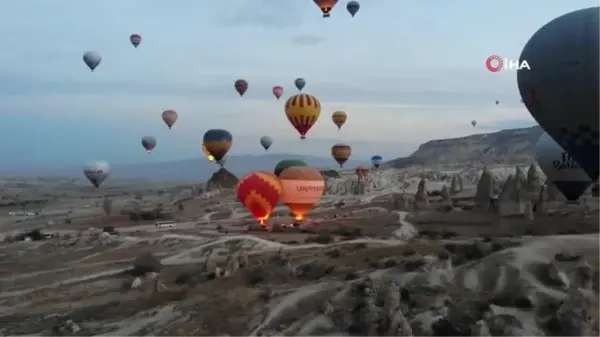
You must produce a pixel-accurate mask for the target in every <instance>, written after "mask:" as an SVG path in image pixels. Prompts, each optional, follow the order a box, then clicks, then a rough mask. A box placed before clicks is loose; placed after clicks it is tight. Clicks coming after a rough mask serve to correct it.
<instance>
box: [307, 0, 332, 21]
mask: <svg viewBox="0 0 600 337" xmlns="http://www.w3.org/2000/svg"><path fill="white" fill-rule="evenodd" d="M313 1H314V2H315V4H316V5H317V6H319V9H320V10H321V12H323V17H324V18H328V17H330V16H331V11H332V10H333V7H335V4H337V2H338V0H313Z"/></svg>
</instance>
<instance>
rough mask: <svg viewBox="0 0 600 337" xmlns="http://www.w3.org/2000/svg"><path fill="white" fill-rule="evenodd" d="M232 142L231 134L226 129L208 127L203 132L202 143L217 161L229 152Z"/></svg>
mask: <svg viewBox="0 0 600 337" xmlns="http://www.w3.org/2000/svg"><path fill="white" fill-rule="evenodd" d="M232 143H233V136H231V133H229V131H227V130H223V129H210V130H208V131H206V133H204V139H203V144H204V146H206V149H207V150H208V152H209V153H210V154H211V155H212V156H213V157H214V158H215V160H216V161H217V162H219V161H220V160H221V159H223V158H224V157H225V155H226V154H227V152H229V149H230V148H231V144H232Z"/></svg>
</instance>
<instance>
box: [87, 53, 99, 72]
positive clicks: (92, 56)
mask: <svg viewBox="0 0 600 337" xmlns="http://www.w3.org/2000/svg"><path fill="white" fill-rule="evenodd" d="M83 62H84V63H85V64H86V65H87V66H88V68H90V70H91V71H94V69H96V67H98V65H99V64H100V62H102V56H100V54H98V53H97V52H95V51H88V52H85V53H84V54H83Z"/></svg>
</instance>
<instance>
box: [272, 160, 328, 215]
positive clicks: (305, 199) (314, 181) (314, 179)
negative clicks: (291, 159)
mask: <svg viewBox="0 0 600 337" xmlns="http://www.w3.org/2000/svg"><path fill="white" fill-rule="evenodd" d="M279 181H281V185H282V186H283V193H282V195H281V201H282V202H283V203H284V204H285V205H286V206H287V207H289V209H290V211H292V214H294V216H295V217H296V220H302V219H303V218H304V215H306V213H308V212H309V211H310V210H311V209H312V208H313V207H314V205H315V204H316V203H317V202H318V201H319V199H321V196H322V195H323V191H324V190H325V181H323V177H322V176H321V172H319V171H318V170H317V169H315V168H312V167H308V166H307V167H301V166H292V167H289V168H287V169H285V170H284V171H283V172H281V174H280V175H279Z"/></svg>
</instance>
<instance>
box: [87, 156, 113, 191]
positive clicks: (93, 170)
mask: <svg viewBox="0 0 600 337" xmlns="http://www.w3.org/2000/svg"><path fill="white" fill-rule="evenodd" d="M83 174H84V175H85V177H86V178H87V179H88V180H89V181H90V182H91V183H92V185H94V187H96V188H98V187H99V186H100V185H101V184H102V182H104V180H106V178H108V175H109V174H110V166H109V165H108V163H107V162H105V161H97V162H95V163H91V164H88V165H86V166H85V167H84V168H83Z"/></svg>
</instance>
